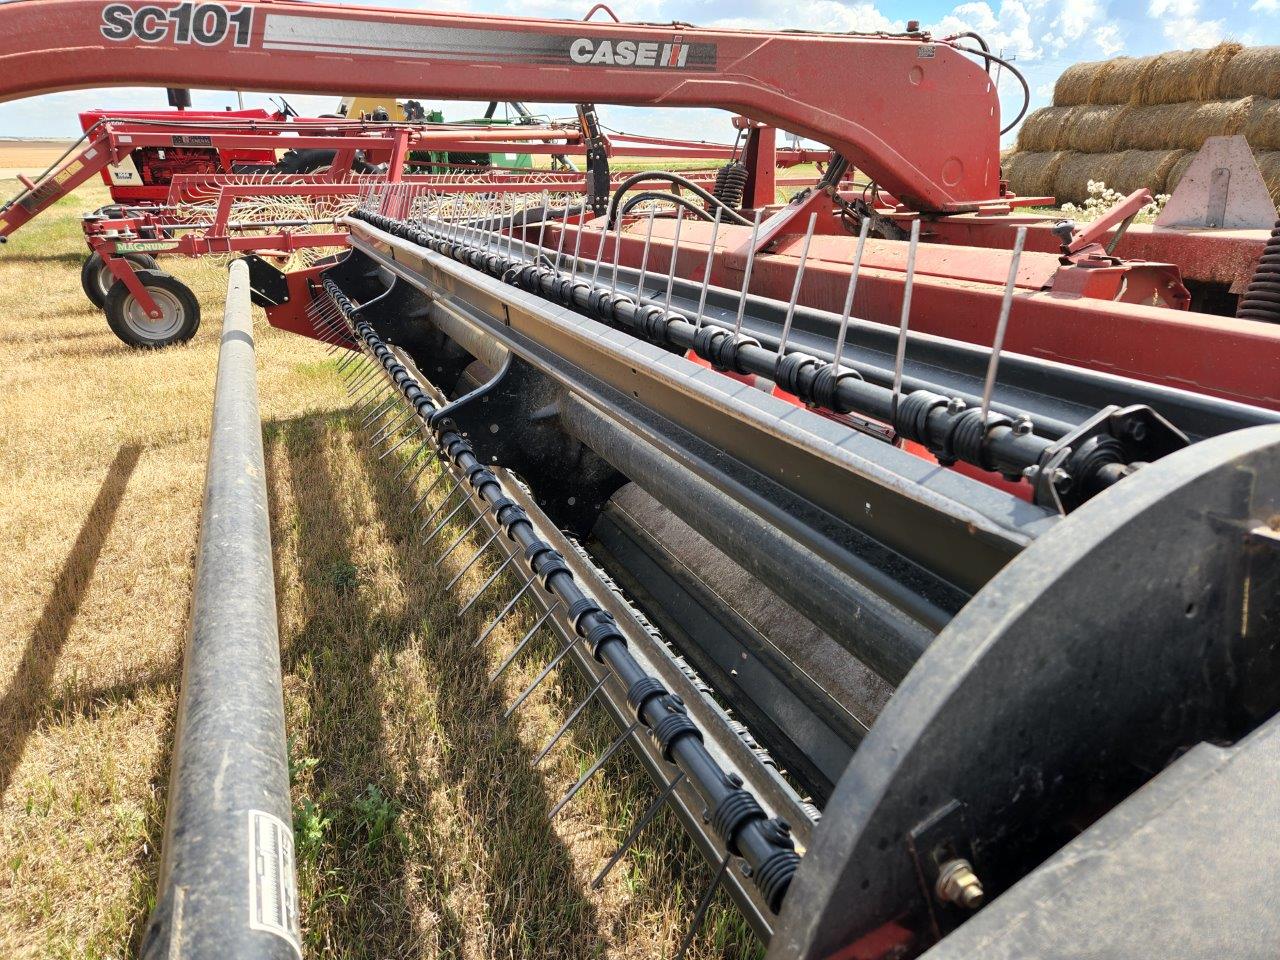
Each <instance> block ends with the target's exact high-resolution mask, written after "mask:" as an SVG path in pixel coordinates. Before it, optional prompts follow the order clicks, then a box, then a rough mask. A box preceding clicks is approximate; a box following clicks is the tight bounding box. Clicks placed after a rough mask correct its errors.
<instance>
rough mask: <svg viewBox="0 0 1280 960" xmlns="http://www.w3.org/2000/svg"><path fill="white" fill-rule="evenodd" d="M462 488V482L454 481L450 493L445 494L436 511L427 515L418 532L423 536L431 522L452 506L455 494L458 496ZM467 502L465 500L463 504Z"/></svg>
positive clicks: (418, 527)
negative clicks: (422, 533)
mask: <svg viewBox="0 0 1280 960" xmlns="http://www.w3.org/2000/svg"><path fill="white" fill-rule="evenodd" d="M461 486H462V481H461V480H454V481H453V486H451V488H449V492H448V493H447V494H444V499H443V500H440V502H439V504H436V507H435V509H433V511H431V512H430V513H428V515H426V518H425V520H424V521H422V522H421V524H419V526H417V532H420V534H421V532H422V531H424V530H425V529H426V527H428V525H430V524H431V521H433V520H435V518H436V517H438V516H439V515H440V511H443V509H444V508H445V507H447V506H448V504H451V503H452V502H453V494H456V493H457V492H458V488H461ZM465 502H466V500H463V503H465Z"/></svg>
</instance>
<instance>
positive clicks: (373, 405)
mask: <svg viewBox="0 0 1280 960" xmlns="http://www.w3.org/2000/svg"><path fill="white" fill-rule="evenodd" d="M395 394H396V389H395V385H394V384H392V383H389V382H385V383H384V384H383V389H382V390H381V391H380V392H378V393H376V394H375V395H374V396H373V398H372V399H370V400H369V405H366V406H365V407H364V409H362V410H361V411H360V413H359V414H357V416H358V417H359V418H360V429H361V430H363V429H364V428H365V427H366V426H368V425H369V424H370V423H371V422H372V421H373V419H374V418H375V417H377V416H379V415H380V414H381V413H382V412H383V411H385V410H386V409H387V408H388V405H389V404H392V403H394V402H395Z"/></svg>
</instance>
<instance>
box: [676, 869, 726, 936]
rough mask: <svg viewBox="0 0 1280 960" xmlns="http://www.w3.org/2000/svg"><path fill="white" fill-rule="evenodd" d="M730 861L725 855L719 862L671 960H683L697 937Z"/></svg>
mask: <svg viewBox="0 0 1280 960" xmlns="http://www.w3.org/2000/svg"><path fill="white" fill-rule="evenodd" d="M732 859H733V854H730V853H726V854H725V855H724V859H723V860H721V861H720V867H719V869H717V870H716V875H715V876H714V877H712V878H711V883H709V884H708V885H707V889H706V892H705V893H703V895H702V899H701V900H699V901H698V906H697V909H695V910H694V911H693V919H692V920H690V921H689V930H688V932H687V933H685V935H684V941H683V942H682V943H681V944H680V949H679V950H677V951H676V953H675V956H674V957H672V960H684V957H685V954H687V953H688V952H689V948H690V947H691V946H693V938H694V937H696V936H697V935H698V930H699V929H701V927H702V921H703V919H704V918H705V917H706V915H707V910H708V909H710V907H711V901H712V899H713V898H714V897H715V895H716V890H717V889H719V887H720V884H721V883H722V882H723V881H724V875H725V874H726V873H728V872H729V862H730V861H731V860H732Z"/></svg>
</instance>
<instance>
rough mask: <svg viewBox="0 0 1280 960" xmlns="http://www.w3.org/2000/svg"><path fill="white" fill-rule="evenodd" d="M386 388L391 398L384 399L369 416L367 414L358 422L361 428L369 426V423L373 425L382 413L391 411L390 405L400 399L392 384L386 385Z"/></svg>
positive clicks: (398, 392)
mask: <svg viewBox="0 0 1280 960" xmlns="http://www.w3.org/2000/svg"><path fill="white" fill-rule="evenodd" d="M387 387H388V389H390V391H391V396H389V397H387V398H385V399H384V400H383V401H382V403H380V404H378V406H377V407H375V408H374V410H373V412H372V413H371V414H369V415H368V416H367V417H365V418H364V419H363V420H361V421H360V426H361V427H367V426H369V425H370V424H371V423H373V422H374V421H375V420H377V419H378V418H379V417H381V416H382V415H383V414H384V413H386V412H387V411H388V410H389V409H391V405H392V404H393V403H395V402H396V401H397V400H399V399H400V391H398V390H396V389H395V385H394V384H390V383H388V384H387Z"/></svg>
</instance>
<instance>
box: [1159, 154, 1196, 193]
mask: <svg viewBox="0 0 1280 960" xmlns="http://www.w3.org/2000/svg"><path fill="white" fill-rule="evenodd" d="M1196 153H1197V151H1195V150H1188V151H1187V152H1186V153H1184V154H1183V155H1182V156H1180V157H1179V158H1178V159H1177V160H1176V161H1175V162H1174V164H1173V166H1172V167H1170V168H1169V178H1168V179H1167V180H1166V181H1165V185H1164V192H1165V193H1173V191H1174V190H1176V189H1177V188H1178V184H1179V183H1181V182H1182V175H1183V174H1184V173H1186V172H1187V167H1189V166H1191V164H1192V162H1193V161H1194V160H1195V158H1196Z"/></svg>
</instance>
